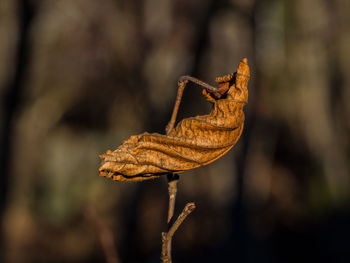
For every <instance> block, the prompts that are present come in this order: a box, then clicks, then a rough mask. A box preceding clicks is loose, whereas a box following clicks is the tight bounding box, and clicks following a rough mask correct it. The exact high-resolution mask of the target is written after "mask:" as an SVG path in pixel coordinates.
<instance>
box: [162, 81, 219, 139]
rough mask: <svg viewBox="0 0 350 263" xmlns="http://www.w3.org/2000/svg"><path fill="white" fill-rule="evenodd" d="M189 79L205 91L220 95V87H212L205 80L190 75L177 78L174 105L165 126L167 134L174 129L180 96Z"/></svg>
mask: <svg viewBox="0 0 350 263" xmlns="http://www.w3.org/2000/svg"><path fill="white" fill-rule="evenodd" d="M189 81H191V82H193V83H195V84H197V85H199V86H202V87H204V88H205V89H206V90H207V91H209V92H210V93H213V94H214V95H215V96H217V97H220V96H221V95H222V94H221V93H220V88H216V87H213V86H211V85H209V84H208V83H205V82H203V81H201V80H199V79H196V78H194V77H191V76H181V77H180V78H179V81H178V84H177V85H178V89H177V95H176V100H175V105H174V109H173V114H172V115H171V119H170V121H169V123H168V125H167V126H166V128H165V130H166V133H167V134H169V133H170V132H171V131H172V130H173V129H174V125H175V121H176V116H177V113H178V111H179V106H180V103H181V98H182V95H183V92H184V89H185V87H186V84H187V83H188V82H189Z"/></svg>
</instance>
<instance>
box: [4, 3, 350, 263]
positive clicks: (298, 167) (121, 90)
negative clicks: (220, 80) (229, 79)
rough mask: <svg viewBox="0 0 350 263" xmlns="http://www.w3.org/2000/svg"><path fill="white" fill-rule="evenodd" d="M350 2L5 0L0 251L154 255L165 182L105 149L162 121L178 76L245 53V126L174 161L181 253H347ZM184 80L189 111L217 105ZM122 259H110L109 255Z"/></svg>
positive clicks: (223, 69)
mask: <svg viewBox="0 0 350 263" xmlns="http://www.w3.org/2000/svg"><path fill="white" fill-rule="evenodd" d="M349 14H350V2H349V1H348V0H334V1H333V0H308V1H302V0H294V1H292V0H263V1H254V0H249V1H247V0H231V1H225V0H221V1H218V0H216V1H215V0H205V1H203V0H186V1H185V0H176V1H175V0H162V1H157V0H144V1H140V0H138V1H128V0H100V1H95V0H75V1H72V0H60V1H54V0H46V1H30V0H1V2H0V99H1V108H0V136H1V137H0V140H1V141H0V173H1V184H0V187H1V196H0V215H1V243H0V247H1V251H0V261H1V262H109V263H112V262H114V263H115V262H123V263H127V262H159V255H160V246H161V243H160V233H161V231H164V230H165V229H166V224H165V220H166V210H167V185H166V180H165V178H160V179H158V180H153V181H148V182H141V183H119V182H113V181H110V180H106V179H104V178H99V177H98V174H97V169H98V165H99V159H98V154H100V153H102V152H104V151H105V150H106V149H114V148H115V147H117V146H118V145H119V144H120V143H121V142H122V141H123V140H124V139H126V138H128V137H129V136H130V135H133V134H138V133H142V132H144V131H148V132H161V133H164V128H165V125H166V124H167V122H168V120H169V118H170V114H171V110H172V107H173V103H174V100H175V94H176V89H177V79H178V78H179V76H181V75H184V74H188V75H193V76H195V77H198V78H200V79H202V80H204V81H206V82H209V83H213V80H214V78H215V77H216V76H218V75H223V74H227V73H230V72H232V71H234V70H235V69H236V67H237V65H238V62H239V61H240V60H241V59H242V58H243V57H247V58H248V60H249V64H250V66H251V81H250V83H249V92H250V93H249V94H250V97H249V104H248V106H247V107H246V117H247V119H246V125H245V129H244V132H243V135H242V137H241V139H240V140H239V142H238V144H237V145H236V146H235V147H234V148H233V150H231V151H230V153H228V154H227V155H226V156H224V157H222V158H221V159H219V160H218V161H216V162H215V163H213V164H211V165H209V166H207V167H204V168H200V169H197V170H195V171H193V172H186V173H184V174H183V175H181V180H180V183H179V192H178V200H177V207H176V213H179V211H180V210H181V209H182V207H183V206H184V204H185V203H186V202H187V201H194V202H196V204H197V206H198V208H197V210H196V211H195V212H194V213H193V214H191V216H190V217H189V218H188V219H187V220H186V221H185V223H184V224H183V225H182V226H181V228H180V229H179V231H178V232H177V233H176V235H175V239H174V242H173V247H174V249H173V256H174V259H175V262H261V263H263V262H284V263H288V262H350V241H349V240H350V209H349V201H350V193H349V189H350V176H349V173H350V141H349V139H350V102H349V100H350V88H349V86H350V26H349V25H350V16H349ZM208 110H209V106H208V105H207V102H206V101H205V99H203V98H202V96H201V94H200V89H198V88H194V87H193V86H192V87H189V88H188V89H187V90H186V91H185V95H184V100H183V103H182V104H181V112H180V115H179V117H180V118H183V117H188V116H192V115H195V114H203V113H206V112H208ZM113 260H114V261H113Z"/></svg>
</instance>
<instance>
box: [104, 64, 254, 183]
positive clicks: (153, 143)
mask: <svg viewBox="0 0 350 263" xmlns="http://www.w3.org/2000/svg"><path fill="white" fill-rule="evenodd" d="M249 74H250V73H249V67H248V60H247V59H246V58H244V59H243V60H242V61H241V62H240V63H239V66H238V69H237V72H236V74H230V75H226V76H224V77H219V78H217V82H219V88H217V89H216V90H215V91H213V90H203V91H204V92H203V94H204V95H205V96H206V97H207V99H208V100H209V101H210V102H213V109H212V111H211V112H210V113H209V114H208V115H203V116H196V117H191V118H186V119H183V120H182V121H180V122H179V123H178V125H177V126H176V128H174V129H169V130H168V133H167V135H162V134H158V133H152V134H149V133H147V132H146V133H143V134H140V135H134V136H131V137H130V138H129V139H127V140H125V141H124V142H123V143H122V144H121V145H120V146H119V147H118V148H117V149H116V150H114V151H113V152H112V151H110V150H107V152H106V153H104V154H101V155H100V158H101V159H102V163H101V166H100V168H99V175H100V176H105V177H108V178H112V179H113V180H117V181H139V180H146V179H150V178H155V177H159V176H161V175H164V174H169V173H181V172H183V171H185V170H190V169H194V168H197V167H199V166H202V165H207V164H209V163H211V162H213V161H215V160H216V159H218V158H219V157H221V156H222V155H224V154H225V153H227V152H228V151H229V150H230V149H231V148H232V147H233V146H234V145H235V144H236V142H237V141H238V139H239V137H240V136H241V133H242V130H243V124H244V112H243V107H244V105H245V104H246V103H247V100H248V89H247V86H248V80H249ZM180 84H181V83H180ZM183 84H184V83H183Z"/></svg>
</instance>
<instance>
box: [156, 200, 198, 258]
mask: <svg viewBox="0 0 350 263" xmlns="http://www.w3.org/2000/svg"><path fill="white" fill-rule="evenodd" d="M194 209H196V205H195V203H188V204H186V206H185V208H184V209H183V210H182V212H181V214H180V215H179V216H178V218H177V219H176V221H175V222H174V224H173V225H172V226H171V227H170V229H169V231H168V232H163V233H162V262H163V263H171V262H172V260H171V241H172V238H173V236H174V234H175V232H176V230H177V229H178V228H179V226H180V225H181V224H182V222H183V221H184V220H185V218H186V217H187V216H188V215H189V214H190V213H191V212H192V211H193V210H194Z"/></svg>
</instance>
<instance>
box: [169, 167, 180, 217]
mask: <svg viewBox="0 0 350 263" xmlns="http://www.w3.org/2000/svg"><path fill="white" fill-rule="evenodd" d="M178 181H179V176H178V175H177V174H169V175H168V193H169V208H168V220H167V222H168V224H169V223H170V220H171V218H172V217H173V215H174V210H175V200H176V193H177V183H178Z"/></svg>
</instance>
